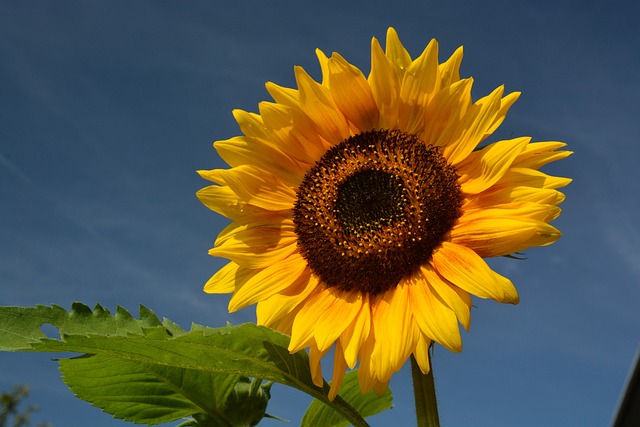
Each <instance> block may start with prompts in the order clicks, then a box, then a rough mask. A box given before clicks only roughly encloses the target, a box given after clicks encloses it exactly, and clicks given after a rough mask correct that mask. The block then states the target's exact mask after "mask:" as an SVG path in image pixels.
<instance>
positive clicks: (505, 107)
mask: <svg viewBox="0 0 640 427" xmlns="http://www.w3.org/2000/svg"><path fill="white" fill-rule="evenodd" d="M518 98H520V92H512V93H510V94H508V95H506V96H505V97H504V98H502V99H501V100H500V108H499V109H498V111H497V112H496V115H495V116H494V118H493V122H492V123H491V126H489V127H488V128H487V129H486V130H485V131H484V136H483V137H482V138H481V139H480V141H483V140H484V139H485V138H486V137H488V136H489V135H491V134H492V133H493V132H495V131H496V129H498V127H500V125H501V124H502V122H503V121H504V118H505V117H506V116H507V111H509V108H511V106H512V105H513V103H514V102H516V101H517V100H518Z"/></svg>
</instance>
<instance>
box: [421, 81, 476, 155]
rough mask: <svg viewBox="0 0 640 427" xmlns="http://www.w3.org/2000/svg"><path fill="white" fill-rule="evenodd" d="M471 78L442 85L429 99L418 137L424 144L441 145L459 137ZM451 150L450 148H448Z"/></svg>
mask: <svg viewBox="0 0 640 427" xmlns="http://www.w3.org/2000/svg"><path fill="white" fill-rule="evenodd" d="M472 86H473V79H470V78H469V79H464V80H460V81H458V82H456V83H454V84H452V85H451V86H447V87H444V88H443V89H442V90H440V91H439V92H438V93H437V94H436V95H435V96H434V97H433V99H432V100H431V102H430V103H429V105H428V106H427V110H426V112H425V115H426V117H427V118H428V119H427V120H425V124H424V129H423V130H422V132H420V134H419V135H420V139H422V140H423V141H424V142H425V143H426V144H430V145H434V146H441V145H445V144H450V141H455V140H456V138H460V134H461V132H462V131H463V130H464V127H463V125H462V122H463V121H464V120H465V117H466V114H467V110H468V109H469V107H470V106H471V105H472V104H471V87H472ZM449 150H451V148H450V149H449Z"/></svg>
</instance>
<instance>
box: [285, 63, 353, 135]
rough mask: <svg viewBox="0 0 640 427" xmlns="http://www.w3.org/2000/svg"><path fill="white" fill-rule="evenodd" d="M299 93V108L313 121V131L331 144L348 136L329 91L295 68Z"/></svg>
mask: <svg viewBox="0 0 640 427" xmlns="http://www.w3.org/2000/svg"><path fill="white" fill-rule="evenodd" d="M295 75H296V82H297V83H298V89H299V91H300V108H301V109H302V110H303V111H304V112H305V114H306V115H307V116H308V117H309V118H310V119H311V120H312V121H313V124H314V127H313V128H314V130H315V131H316V132H317V133H318V134H319V135H321V136H322V137H323V138H324V139H325V140H327V141H329V142H330V143H331V144H337V143H339V142H340V141H342V140H344V139H346V138H347V137H348V136H349V135H350V130H349V126H348V125H347V122H346V120H345V118H344V116H343V115H342V113H340V111H338V108H337V107H336V105H335V103H334V102H333V98H332V97H331V93H330V92H329V89H328V88H326V87H324V86H322V85H321V84H319V83H317V82H316V81H314V80H313V79H312V78H311V77H310V76H309V75H308V74H307V73H306V72H305V71H304V69H302V68H301V67H296V68H295Z"/></svg>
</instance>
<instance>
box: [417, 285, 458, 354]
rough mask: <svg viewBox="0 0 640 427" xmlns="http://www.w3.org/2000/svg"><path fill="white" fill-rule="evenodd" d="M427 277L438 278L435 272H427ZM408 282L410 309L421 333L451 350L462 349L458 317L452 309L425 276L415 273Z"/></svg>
mask: <svg viewBox="0 0 640 427" xmlns="http://www.w3.org/2000/svg"><path fill="white" fill-rule="evenodd" d="M428 278H429V279H430V280H431V281H435V280H438V278H437V275H435V274H429V276H428ZM410 283H411V284H410V286H409V296H410V298H411V310H412V311H413V317H414V318H415V319H416V322H417V324H418V326H419V327H420V330H421V331H422V333H423V334H425V335H426V336H428V337H429V338H431V339H432V340H434V341H436V342H438V343H440V344H441V345H443V346H444V347H446V348H448V349H449V350H451V351H455V352H458V351H460V350H462V339H461V338H460V329H459V328H458V319H457V317H456V315H455V313H454V312H453V310H451V309H450V308H449V306H448V305H447V304H446V303H445V302H444V301H443V300H442V299H441V298H440V296H439V295H438V294H437V292H436V291H435V290H434V289H433V286H431V284H430V283H429V280H427V277H425V276H423V275H421V274H420V275H416V276H414V277H413V278H412V280H411V281H410Z"/></svg>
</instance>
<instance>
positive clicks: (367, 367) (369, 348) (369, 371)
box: [358, 330, 376, 393]
mask: <svg viewBox="0 0 640 427" xmlns="http://www.w3.org/2000/svg"><path fill="white" fill-rule="evenodd" d="M373 332H374V331H373V330H372V331H371V334H370V335H369V338H367V339H366V340H365V342H364V343H363V345H362V347H360V353H359V354H358V358H359V359H360V365H359V366H358V384H359V385H360V390H362V393H368V392H369V391H371V389H372V388H373V385H374V383H375V381H376V379H375V375H376V374H375V371H374V369H375V368H374V367H373V366H372V364H371V355H372V353H373V348H374V345H375V342H376V338H375V336H374V335H373Z"/></svg>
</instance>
